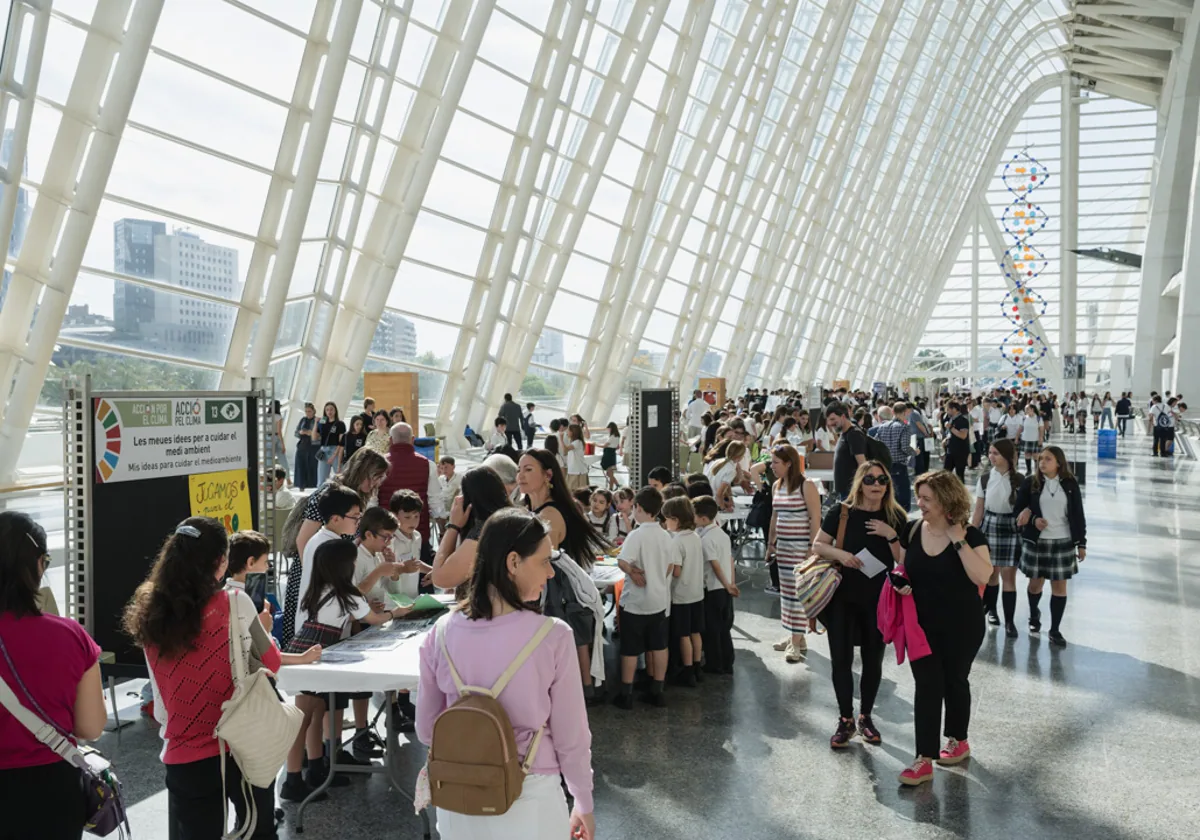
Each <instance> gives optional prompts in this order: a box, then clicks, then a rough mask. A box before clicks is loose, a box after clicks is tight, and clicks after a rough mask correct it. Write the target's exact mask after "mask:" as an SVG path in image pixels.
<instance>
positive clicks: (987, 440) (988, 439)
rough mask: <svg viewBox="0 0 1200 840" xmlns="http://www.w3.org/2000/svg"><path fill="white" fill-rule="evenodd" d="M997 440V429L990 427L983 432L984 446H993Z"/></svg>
mask: <svg viewBox="0 0 1200 840" xmlns="http://www.w3.org/2000/svg"><path fill="white" fill-rule="evenodd" d="M995 440H996V427H995V426H988V427H987V428H986V429H984V430H983V445H984V446H991V445H992V442H993V441H995Z"/></svg>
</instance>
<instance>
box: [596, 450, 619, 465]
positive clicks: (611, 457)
mask: <svg viewBox="0 0 1200 840" xmlns="http://www.w3.org/2000/svg"><path fill="white" fill-rule="evenodd" d="M616 465H617V450H615V449H613V448H612V447H611V446H606V447H604V452H603V453H602V454H601V455H600V469H602V470H607V469H610V468H611V467H615V466H616Z"/></svg>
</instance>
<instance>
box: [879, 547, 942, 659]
mask: <svg viewBox="0 0 1200 840" xmlns="http://www.w3.org/2000/svg"><path fill="white" fill-rule="evenodd" d="M896 573H897V574H903V573H904V572H903V570H902V569H900V568H897V569H896ZM876 619H877V621H878V623H879V632H880V633H882V634H883V641H884V644H895V645H896V664H897V665H900V664H903V662H904V656H905V654H907V655H908V658H909V661H912V660H914V659H920V658H921V657H923V656H928V655H929V654H930V653H931V652H932V651H930V649H929V641H928V640H927V639H926V638H925V631H924V630H922V629H921V624H920V622H918V621H917V605H916V604H914V603H913V599H912V595H901V594H900V593H899V592H897V591H896V590H895V588H894V587H893V586H892V585H891V583H885V584H884V585H883V591H882V592H880V593H879V607H878V609H877V610H876Z"/></svg>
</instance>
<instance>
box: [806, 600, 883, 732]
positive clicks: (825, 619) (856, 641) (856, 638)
mask: <svg viewBox="0 0 1200 840" xmlns="http://www.w3.org/2000/svg"><path fill="white" fill-rule="evenodd" d="M877 603H878V599H875V600H874V601H870V602H863V603H859V602H858V601H856V600H854V599H852V598H846V597H838V595H837V593H834V596H833V599H832V600H831V601H830V602H829V604H828V605H827V606H826V607H825V609H824V610H822V611H821V623H822V624H824V625H825V628H826V629H827V630H828V631H829V664H830V668H831V670H832V672H833V693H834V694H836V695H837V704H838V713H839V714H840V715H841V716H842V717H844V718H848V717H853V716H854V648H855V647H861V649H862V677H861V678H860V679H859V681H858V694H859V711H860V712H861V713H862V714H864V715H869V714H871V710H872V709H873V708H874V707H875V697H876V695H878V694H879V684H880V682H882V681H883V654H884V651H885V650H886V645H884V643H883V635H882V634H881V633H880V632H879V623H878V620H877V618H876V606H875V605H876V604H877Z"/></svg>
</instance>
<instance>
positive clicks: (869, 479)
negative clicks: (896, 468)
mask: <svg viewBox="0 0 1200 840" xmlns="http://www.w3.org/2000/svg"><path fill="white" fill-rule="evenodd" d="M862 483H863V485H865V486H866V487H872V486H874V485H876V484H878V485H879V486H880V487H886V486H887V484H888V477H887V476H886V475H864V476H863V480H862Z"/></svg>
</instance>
